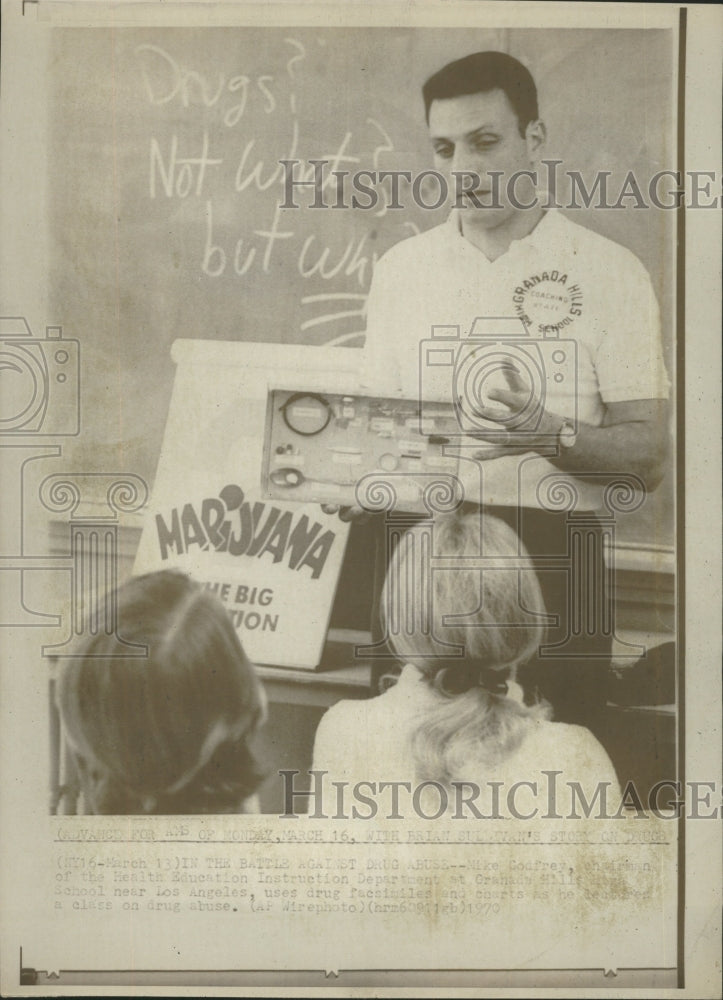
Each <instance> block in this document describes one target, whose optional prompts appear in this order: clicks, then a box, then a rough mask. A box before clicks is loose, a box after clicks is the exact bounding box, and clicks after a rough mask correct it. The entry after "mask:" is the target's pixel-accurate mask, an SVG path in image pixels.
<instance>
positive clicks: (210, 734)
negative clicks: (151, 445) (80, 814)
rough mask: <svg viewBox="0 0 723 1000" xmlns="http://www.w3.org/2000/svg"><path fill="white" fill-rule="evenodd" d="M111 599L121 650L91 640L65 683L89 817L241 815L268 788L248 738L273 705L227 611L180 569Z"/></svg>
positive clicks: (111, 642) (67, 724)
mask: <svg viewBox="0 0 723 1000" xmlns="http://www.w3.org/2000/svg"><path fill="white" fill-rule="evenodd" d="M110 600H112V601H115V604H116V608H117V611H116V615H117V629H116V631H117V633H118V636H120V640H119V638H118V636H116V635H115V634H108V632H107V631H101V632H99V633H98V634H96V635H91V636H89V637H87V638H85V639H84V640H83V641H82V642H81V643H80V645H79V646H78V649H77V651H76V655H75V656H74V657H73V658H72V659H69V660H65V661H60V663H61V667H60V674H59V678H58V685H57V696H56V697H57V703H58V708H59V710H60V714H61V718H62V721H63V725H64V728H65V732H66V735H67V739H68V742H69V744H70V746H71V748H72V750H73V751H74V753H75V756H76V759H77V762H78V769H79V772H80V776H81V780H82V783H83V791H84V797H85V799H86V808H87V809H88V810H89V811H91V812H95V813H104V814H128V813H143V812H148V813H159V814H164V813H165V814H172V813H206V812H230V811H237V810H238V808H239V806H240V803H241V802H242V801H243V800H244V799H245V798H247V797H248V796H250V795H251V794H253V792H254V791H255V790H256V788H257V787H258V785H259V783H260V781H261V772H260V771H259V768H258V765H257V763H256V761H255V759H254V756H253V754H252V752H251V750H250V748H249V745H248V739H249V737H250V736H251V735H252V734H253V732H254V730H255V729H256V728H257V726H258V725H259V723H260V722H261V720H262V718H263V714H264V704H265V703H264V696H263V691H262V688H261V685H260V683H259V681H258V679H257V677H256V674H255V672H254V669H253V667H252V665H251V664H250V662H249V660H248V659H247V657H246V655H245V653H244V651H243V648H242V646H241V643H240V642H239V639H238V636H237V635H236V632H235V630H234V628H233V625H232V623H231V620H230V618H229V615H228V612H227V611H226V609H225V608H224V607H223V605H222V604H221V603H220V601H218V600H217V598H215V597H213V596H212V595H211V594H210V593H208V592H207V591H206V590H204V589H203V588H202V587H201V586H200V585H199V584H198V583H196V582H194V581H193V580H191V579H190V578H189V577H187V576H185V575H184V574H183V573H180V572H177V571H173V570H164V571H161V572H157V573H149V574H147V575H145V576H140V577H135V578H133V579H131V580H129V581H128V582H127V583H126V584H125V585H124V586H122V587H121V588H120V589H119V590H118V591H116V592H115V593H114V594H113V595H110ZM139 653H140V655H139ZM134 654H135V655H134Z"/></svg>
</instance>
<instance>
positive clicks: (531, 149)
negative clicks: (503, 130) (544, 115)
mask: <svg viewBox="0 0 723 1000" xmlns="http://www.w3.org/2000/svg"><path fill="white" fill-rule="evenodd" d="M546 139H547V129H546V128H545V123H544V122H543V121H540V120H539V118H538V119H537V121H534V122H529V123H528V125H527V128H526V129H525V142H526V143H527V152H528V153H529V156H530V159H531V160H534V159H536V157H537V154H538V152H539V150H540V149H541V147H542V146H543V145H544V142H545V140H546Z"/></svg>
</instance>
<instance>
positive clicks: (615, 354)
mask: <svg viewBox="0 0 723 1000" xmlns="http://www.w3.org/2000/svg"><path fill="white" fill-rule="evenodd" d="M610 278H611V280H610V282H609V283H606V291H605V294H606V296H607V302H606V303H604V312H605V314H606V316H607V322H606V327H605V329H604V330H603V331H602V336H601V339H600V342H599V344H598V347H597V351H596V354H595V371H596V374H597V380H598V387H599V391H600V396H601V398H602V400H603V402H604V403H622V402H626V401H628V400H637V399H667V397H668V394H669V389H670V382H669V379H668V375H667V372H666V369H665V361H664V357H663V344H662V337H661V331H660V310H659V308H658V302H657V300H656V297H655V292H654V291H653V287H652V284H651V282H650V278H649V276H648V272H647V271H646V270H645V268H644V267H643V265H642V264H641V263H640V261H639V260H638V259H637V257H635V256H634V254H627V255H626V256H625V258H624V260H622V261H620V262H618V266H617V267H616V268H615V269H614V271H613V269H611V272H610Z"/></svg>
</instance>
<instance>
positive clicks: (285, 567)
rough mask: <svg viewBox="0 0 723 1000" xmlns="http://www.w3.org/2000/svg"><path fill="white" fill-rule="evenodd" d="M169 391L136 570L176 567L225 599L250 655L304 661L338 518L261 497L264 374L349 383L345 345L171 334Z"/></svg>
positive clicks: (331, 588) (322, 628) (330, 593)
mask: <svg viewBox="0 0 723 1000" xmlns="http://www.w3.org/2000/svg"><path fill="white" fill-rule="evenodd" d="M172 355H173V359H174V361H175V362H176V364H177V370H176V378H175V382H174V387H173V395H172V398H171V405H170V410H169V414H168V422H167V424H166V432H165V436H164V439H163V447H162V449H161V454H160V458H159V463H158V469H157V473H156V479H155V485H154V488H153V491H152V499H151V502H150V505H149V508H148V511H147V517H146V521H145V524H144V528H143V534H142V537H141V542H140V545H139V548H138V554H137V557H136V562H135V566H134V573H135V574H140V573H147V572H151V571H153V570H157V569H162V568H169V567H178V568H179V569H181V570H183V571H184V572H186V573H189V574H190V575H191V576H193V577H194V578H195V579H197V580H200V581H202V582H203V583H204V584H205V585H206V586H207V587H208V588H209V589H210V590H212V591H213V592H214V593H216V594H217V595H218V597H220V599H221V600H222V601H223V603H224V605H225V606H226V607H227V608H228V610H229V613H230V615H231V617H232V620H233V622H234V626H235V627H236V630H237V632H238V635H239V638H240V639H241V642H242V644H243V647H244V649H245V651H246V653H247V654H248V656H249V657H250V658H251V660H253V661H254V662H255V663H263V664H271V665H274V666H283V667H296V668H300V669H314V668H315V667H316V666H317V665H318V663H319V660H320V658H321V653H322V649H323V645H324V640H325V638H326V630H327V626H328V622H329V615H330V612H331V606H332V601H333V599H334V594H335V590H336V584H337V580H338V577H339V571H340V568H341V562H342V558H343V556H344V550H345V547H346V538H347V534H348V530H349V528H348V525H346V524H344V523H342V522H341V521H340V520H339V518H338V517H336V515H328V514H324V513H323V511H322V509H321V507H320V506H318V505H316V504H299V503H293V502H291V503H286V502H283V501H276V500H269V499H267V498H265V497H264V496H263V494H262V492H261V485H260V470H261V458H262V450H263V438H264V421H265V416H266V398H267V388H268V386H269V385H274V384H277V382H278V380H279V379H281V380H282V381H284V382H285V383H286V384H289V385H291V384H298V386H299V388H312V387H313V385H314V382H315V379H319V378H320V379H322V380H323V381H325V382H326V384H327V385H328V384H345V385H348V387H349V388H350V389H352V388H353V387H354V384H355V375H354V374H353V370H352V362H353V361H355V360H356V353H355V352H353V351H349V350H346V349H345V348H317V347H291V346H289V345H281V344H256V343H224V342H213V343H209V342H208V341H201V340H198V341H176V343H175V344H174V346H173V352H172Z"/></svg>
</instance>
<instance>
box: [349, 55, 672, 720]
mask: <svg viewBox="0 0 723 1000" xmlns="http://www.w3.org/2000/svg"><path fill="white" fill-rule="evenodd" d="M423 95H424V102H425V109H426V114H427V122H428V126H429V134H430V138H431V141H432V146H433V150H434V158H435V165H436V167H437V169H438V170H439V171H440V172H443V173H444V174H445V175H447V177H448V178H449V188H450V190H453V191H455V190H456V191H463V192H464V193H463V194H462V196H461V198H460V199H458V202H459V203H458V205H457V206H456V207H455V209H454V210H453V211H452V213H451V215H450V217H449V219H448V220H447V221H446V222H445V223H444V224H442V225H441V226H437V227H435V228H433V229H431V230H429V231H427V232H423V233H421V234H420V235H418V236H414V237H412V238H411V239H408V240H405V241H403V242H401V243H399V244H397V245H396V246H395V247H393V248H392V249H391V250H390V251H389V252H388V253H387V254H386V255H385V256H384V257H383V258H382V259H381V260H380V261H379V263H378V264H377V267H376V268H375V272H374V278H373V283H372V288H371V290H370V295H369V301H368V313H367V340H366V344H365V369H366V374H365V377H364V382H365V385H366V386H367V388H368V389H369V391H371V392H373V393H374V394H375V395H389V396H400V395H401V396H403V397H411V398H420V399H421V400H422V405H423V404H424V402H425V401H426V400H440V401H445V400H446V401H447V402H452V403H457V404H460V405H461V406H462V407H463V408H464V409H465V410H466V418H467V419H466V430H467V432H468V433H467V436H466V438H465V441H466V448H467V450H466V452H465V451H461V452H460V453H461V454H464V455H465V457H466V458H467V459H470V458H472V457H473V458H474V460H475V462H476V463H478V465H479V469H478V477H477V478H478V481H479V482H481V486H480V488H479V495H478V496H475V497H473V499H475V500H476V501H477V502H478V503H480V504H482V505H483V506H484V507H485V508H486V509H489V510H490V511H491V512H492V513H494V514H496V515H497V516H501V517H503V518H504V519H505V520H507V521H508V523H510V524H512V525H513V526H514V527H515V528H516V530H517V531H518V533H519V535H520V537H521V538H522V540H523V541H524V543H525V546H526V547H527V549H528V551H529V552H530V553H531V554H532V555H533V556H538V557H540V563H539V565H540V567H541V568H542V567H544V565H545V560H547V566H548V569H547V570H545V571H542V572H540V580H541V583H542V586H543V590H544V592H545V600H546V603H547V607H548V611H549V613H550V614H552V615H555V616H558V619H557V620H558V626H557V629H556V630H555V629H553V630H552V632H551V641H552V642H561V643H562V642H563V641H564V637H565V635H566V633H567V624H568V605H569V606H570V607H572V605H574V603H575V601H576V600H579V601H580V602H581V604H582V605H585V603H586V602H587V601H588V599H589V598H591V595H592V591H593V590H594V588H595V587H596V586H599V583H600V581H601V580H602V579H603V577H604V574H603V573H601V572H599V571H598V572H597V577H596V582H595V583H588V584H585V582H584V581H583V583H582V586H584V587H587V589H585V590H584V592H582V593H578V594H576V595H575V594H571V593H570V592H569V591H570V585H569V574H566V573H565V572H564V571H563V570H561V569H560V568H559V561H558V566H557V568H556V569H555V568H550V567H552V566H553V563H554V560H555V557H559V559H564V558H565V557H567V556H569V553H568V552H567V548H568V535H567V528H566V524H567V521H566V517H567V515H566V513H565V512H564V511H563V512H562V513H559V512H550V510H549V509H545V507H546V506H548V507H549V506H550V505H549V504H546V503H545V496H544V489H543V487H544V486H545V484H547V485H548V486H549V487H550V488H551V489H553V488H554V483H555V482H559V480H560V478H561V475H562V477H563V478H564V477H565V475H567V477H568V478H567V482H568V483H569V484H570V486H571V488H572V490H573V492H574V496H575V513H576V514H579V513H580V511H583V512H585V511H592V510H594V509H596V508H598V507H600V506H601V497H602V490H603V487H604V483H606V482H610V480H611V478H612V477H614V475H615V474H628V475H632V476H634V477H637V480H636V482H638V483H639V485H640V487H641V488H642V489H643V490H651V489H654V488H655V487H656V486H657V484H658V483H659V481H660V478H661V476H662V472H663V463H664V460H665V452H666V440H667V430H666V426H667V419H666V407H667V402H666V399H667V393H668V382H667V376H666V373H665V367H664V363H663V357H662V348H661V340H660V329H659V317H658V308H657V303H656V301H655V295H654V293H653V291H652V287H651V284H650V280H649V278H648V275H647V273H646V271H645V269H644V267H643V266H642V264H641V263H640V262H639V261H638V260H637V258H636V257H635V256H634V255H633V254H632V253H630V252H629V251H628V250H626V249H624V248H623V247H621V246H619V245H618V244H615V243H613V242H612V241H610V240H607V239H605V238H603V237H601V236H599V235H597V234H595V233H593V232H591V231H590V230H587V229H585V228H583V227H581V226H579V225H578V224H576V223H574V222H572V221H571V220H570V219H568V218H566V217H565V216H563V215H561V214H560V213H559V212H558V211H556V210H549V211H545V210H544V208H543V207H542V205H541V204H540V202H539V200H538V199H536V198H535V189H534V180H535V176H536V175H535V171H536V167H537V164H538V162H539V160H540V158H541V154H542V149H543V145H544V141H545V126H544V124H543V123H542V122H541V121H540V120H539V118H538V107H537V93H536V88H535V84H534V81H533V79H532V76H531V75H530V73H529V72H528V70H527V69H526V68H525V67H524V66H522V65H521V64H520V63H519V62H518V61H517V60H515V59H513V58H512V57H511V56H509V55H506V54H504V53H501V52H481V53H475V54H473V55H470V56H467V57H466V58H464V59H460V60H458V61H456V62H453V63H451V64H449V65H447V66H445V67H444V68H443V69H441V70H440V71H439V72H438V73H436V74H435V75H434V76H432V77H431V78H430V79H429V80H428V81H427V82H426V83H425V85H424V88H423ZM478 317H481V318H485V317H504V318H505V320H504V322H502V321H496V320H495V321H492V320H488V321H484V319H483V321H481V322H478V323H477V325H475V320H477V319H478ZM457 330H458V333H457V332H456V331H457ZM440 331H441V332H442V334H444V335H445V338H446V339H443V340H440V341H439V346H440V347H446V348H451V351H452V353H451V355H449V351H448V357H453V358H454V361H453V363H452V362H448V363H444V362H443V363H437V364H436V365H435V364H432V363H428V361H427V360H426V359H425V351H424V350H423V349H422V350H421V351H420V345H421V346H422V348H423V347H424V342H425V341H429V343H430V344H431V345H432V346H433V344H434V335H435V334H437V335H438V334H439V332H440ZM470 332H471V333H472V337H473V338H475V337H476V336H477V334H478V333H480V332H481V334H482V340H483V341H484V338H485V337H486V336H492V337H493V338H494V337H496V338H497V345H496V351H497V356H498V357H497V364H496V367H497V369H498V371H497V373H496V378H495V377H493V376H489V377H488V376H487V375H480V376H479V378H477V379H476V381H475V377H470V378H467V379H466V381H465V380H464V379H460V365H461V364H463V363H465V357H466V355H465V353H464V352H465V351H467V350H468V345H466V344H465V339H466V338H468V336H469V334H470ZM528 345H529V346H528ZM488 353H489V352H488ZM438 354H439V352H437V355H438ZM434 355H435V352H434V351H433V350H432V351H431V352H430V353H429V354H428V357H429V358H432V357H433V356H434ZM480 357H482V355H480ZM526 358H527V359H528V361H529V363H528V361H526ZM529 359H532V360H529ZM473 360H474V359H469V358H468V359H467V362H468V363H467V367H468V369H470V371H471V369H472V368H473ZM492 367H493V368H494V367H495V365H492ZM488 368H489V365H488ZM500 373H501V374H500ZM468 374H469V373H468ZM493 374H494V373H493ZM470 386H471V389H470ZM468 390H469V391H470V392H471V394H472V397H473V398H467V399H463V398H461V395H460V394H462V395H463V394H464V393H465V392H466V391H468ZM530 415H531V419H527V418H528V417H530ZM471 439H472V440H474V441H476V442H478V447H476V448H475V449H474V451H470V450H469V442H470V440H471ZM462 464H463V465H465V466H469V464H470V463H469V461H466V462H463V463H462ZM480 473H481V474H480ZM591 474H599V475H591ZM602 474H609V476H607V477H606V476H604V475H602ZM468 497H469V492H468ZM587 520H588V523H591V519H590V518H588V519H587ZM598 551H600V552H601V551H602V547H601V546H600V547H599V549H598ZM550 560H552V562H550ZM598 570H599V567H598ZM577 583H580V581H579V580H578V581H577ZM596 599H597V600H598V601H599V602H600V603H599V606H598V607H599V617H598V620H597V625H596V634H595V635H592V636H590V637H589V641H587V640H585V637H583V640H584V641H583V646H582V647H581V648H586V649H587V650H588V652H589V654H591V655H592V656H594V657H597V659H596V660H595V661H592V660H589V659H588V656H587V655H583V656H582V658H581V660H579V661H577V662H570V660H569V659H566V660H557V662H555V658H554V657H550V656H549V655H548V656H547V657H545V658H544V659H543V660H541V661H540V663H538V664H537V665H536V669H537V670H538V673H539V675H540V676H541V677H542V683H541V685H540V686H541V688H542V690H543V693H545V694H546V695H547V696H548V697H549V698H550V699H551V700H552V701H553V704H554V705H555V707H556V708H557V710H558V717H559V718H563V719H568V720H571V721H585V722H591V716H592V715H593V714H594V712H595V711H596V709H597V708H598V707H599V705H600V703H601V701H602V700H603V695H604V682H605V673H606V666H607V663H605V662H604V657H605V655H606V654H607V655H609V652H610V635H609V630H608V634H607V635H604V634H602V633H604V632H605V631H606V630H605V629H601V628H600V624H601V622H600V617H606V616H608V615H609V606H608V604H607V602H608V600H609V594H607V593H605V594H603V595H602V596H601V595H600V594H597V598H596ZM585 641H587V647H585Z"/></svg>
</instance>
